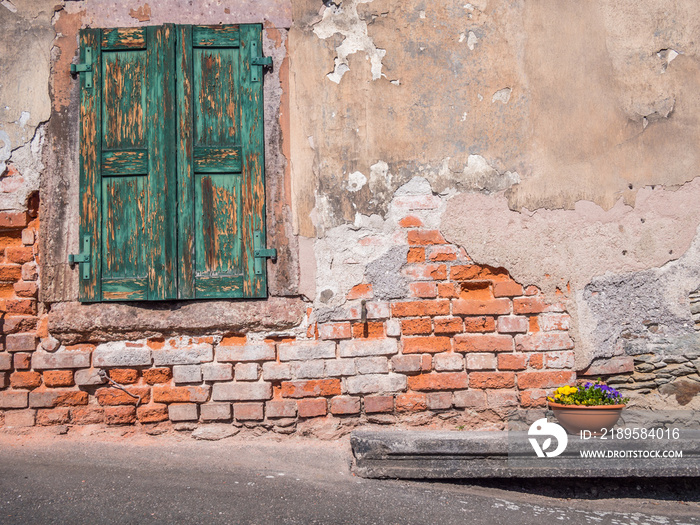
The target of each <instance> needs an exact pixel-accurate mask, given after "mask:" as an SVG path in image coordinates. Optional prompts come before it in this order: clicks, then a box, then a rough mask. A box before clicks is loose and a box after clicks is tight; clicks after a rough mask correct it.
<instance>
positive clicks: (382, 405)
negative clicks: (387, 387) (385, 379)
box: [364, 396, 394, 414]
mask: <svg viewBox="0 0 700 525" xmlns="http://www.w3.org/2000/svg"><path fill="white" fill-rule="evenodd" d="M364 401H365V412H366V413H367V414H376V413H387V412H393V411H394V396H367V397H365V399H364Z"/></svg>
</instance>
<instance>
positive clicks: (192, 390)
mask: <svg viewBox="0 0 700 525" xmlns="http://www.w3.org/2000/svg"><path fill="white" fill-rule="evenodd" d="M209 392H210V388H209V387H203V386H154V387H153V401H155V402H156V403H204V402H205V401H207V400H208V399H209Z"/></svg>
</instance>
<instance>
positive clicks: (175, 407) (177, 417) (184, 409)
mask: <svg viewBox="0 0 700 525" xmlns="http://www.w3.org/2000/svg"><path fill="white" fill-rule="evenodd" d="M168 417H169V418H170V421H173V422H178V421H197V420H198V419H199V415H198V413H197V405H196V404H195V403H173V404H171V405H168Z"/></svg>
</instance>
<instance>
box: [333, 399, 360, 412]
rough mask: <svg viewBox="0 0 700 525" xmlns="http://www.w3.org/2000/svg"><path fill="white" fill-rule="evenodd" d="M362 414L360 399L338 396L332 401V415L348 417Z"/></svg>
mask: <svg viewBox="0 0 700 525" xmlns="http://www.w3.org/2000/svg"><path fill="white" fill-rule="evenodd" d="M359 413H360V398H359V397H353V396H337V397H334V398H333V399H331V414H334V415H336V416H347V415H352V414H359Z"/></svg>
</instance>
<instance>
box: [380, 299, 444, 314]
mask: <svg viewBox="0 0 700 525" xmlns="http://www.w3.org/2000/svg"><path fill="white" fill-rule="evenodd" d="M391 313H392V315H393V316H394V317H423V316H432V315H449V313H450V302H449V301H448V300H444V299H438V300H436V301H410V302H405V303H394V304H392V305H391Z"/></svg>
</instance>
